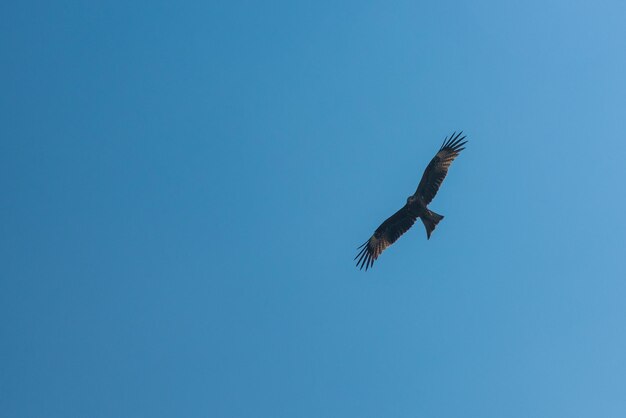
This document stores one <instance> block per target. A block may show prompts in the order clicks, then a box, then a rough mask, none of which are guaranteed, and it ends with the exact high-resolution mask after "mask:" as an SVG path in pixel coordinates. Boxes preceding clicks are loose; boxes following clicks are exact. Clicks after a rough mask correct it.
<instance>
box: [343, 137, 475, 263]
mask: <svg viewBox="0 0 626 418" xmlns="http://www.w3.org/2000/svg"><path fill="white" fill-rule="evenodd" d="M461 134H462V132H460V133H459V134H457V135H456V136H455V134H452V136H450V138H449V139H448V138H446V139H445V140H444V142H443V145H442V146H441V148H440V149H439V151H438V152H437V154H436V155H435V157H434V158H433V159H432V160H431V161H430V164H428V167H426V170H424V174H423V175H422V179H421V181H420V183H419V185H418V186H417V190H416V191H415V193H414V194H413V195H411V196H409V197H408V198H407V200H406V204H405V205H404V206H403V207H402V208H401V209H400V210H398V211H397V212H396V213H394V214H393V215H391V216H390V217H389V218H387V220H385V221H384V222H383V223H382V224H381V225H380V226H379V227H378V228H377V229H376V231H374V235H372V236H371V237H370V239H369V240H367V241H366V242H365V243H364V244H363V245H361V246H360V247H359V249H360V251H359V253H358V254H357V256H356V257H355V258H354V259H355V260H356V259H357V258H358V261H357V266H360V268H363V267H365V270H367V269H368V268H370V267H371V266H372V265H373V264H374V261H375V260H376V259H377V258H378V256H379V255H380V254H381V253H382V252H383V251H384V250H385V248H387V247H388V246H390V245H391V244H393V243H394V242H395V241H396V240H397V239H398V238H400V236H401V235H402V234H404V233H405V232H406V231H408V230H409V228H411V227H412V226H413V224H414V223H415V221H416V220H417V218H420V219H421V220H422V222H423V223H424V226H425V227H426V235H427V237H428V239H430V235H431V234H432V232H433V230H434V229H435V228H436V227H437V224H438V223H439V221H441V220H442V219H443V216H442V215H439V214H436V213H435V212H433V211H431V210H430V209H428V205H429V204H430V202H431V201H432V200H433V198H434V197H435V195H436V194H437V191H438V190H439V187H440V186H441V183H442V182H443V179H444V178H445V177H446V174H447V173H448V168H449V167H450V164H452V161H453V160H454V159H455V158H456V157H457V156H458V155H459V153H460V152H461V151H463V150H464V149H465V148H464V147H463V145H465V144H466V143H467V141H463V139H465V137H461Z"/></svg>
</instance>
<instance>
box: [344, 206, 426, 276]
mask: <svg viewBox="0 0 626 418" xmlns="http://www.w3.org/2000/svg"><path fill="white" fill-rule="evenodd" d="M416 219H417V218H416V217H414V216H413V215H411V213H410V212H409V210H408V209H407V207H406V205H405V206H404V207H403V208H402V209H400V210H399V211H397V212H396V213H394V214H393V215H391V216H390V217H389V218H388V219H387V220H386V221H385V222H383V223H382V224H381V225H380V226H379V227H378V228H377V229H376V231H375V232H374V235H372V236H371V237H370V239H368V240H367V241H366V242H365V243H363V244H362V245H361V246H360V247H359V248H358V249H360V251H359V253H358V254H357V255H356V257H354V259H355V260H356V259H357V258H358V259H359V260H358V261H357V262H356V265H357V267H360V268H361V269H362V268H363V267H365V270H366V271H367V269H368V268H370V267H371V266H372V265H373V264H374V261H375V260H376V259H377V258H378V256H379V255H380V253H382V252H383V251H384V250H385V248H387V247H389V246H390V245H391V244H393V243H394V242H396V240H397V239H398V238H400V236H401V235H402V234H404V233H405V232H406V231H408V230H409V228H411V227H412V226H413V224H414V223H415V220H416Z"/></svg>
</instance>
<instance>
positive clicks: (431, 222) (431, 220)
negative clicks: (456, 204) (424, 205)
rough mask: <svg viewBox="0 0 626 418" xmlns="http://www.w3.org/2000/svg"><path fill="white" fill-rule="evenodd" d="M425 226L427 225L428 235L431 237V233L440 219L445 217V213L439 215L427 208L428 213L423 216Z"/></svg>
mask: <svg viewBox="0 0 626 418" xmlns="http://www.w3.org/2000/svg"><path fill="white" fill-rule="evenodd" d="M421 219H422V222H424V226H425V227H426V235H427V236H428V239H430V234H432V232H433V231H434V230H435V228H436V227H437V224H438V223H439V221H441V220H442V219H443V215H439V214H437V213H435V212H433V211H432V210H428V209H426V214H425V215H423V216H422V217H421Z"/></svg>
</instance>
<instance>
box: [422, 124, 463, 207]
mask: <svg viewBox="0 0 626 418" xmlns="http://www.w3.org/2000/svg"><path fill="white" fill-rule="evenodd" d="M462 133H463V132H459V133H458V134H457V135H456V136H454V134H452V135H451V136H450V138H446V139H444V141H443V144H442V145H441V148H440V149H439V152H437V154H436V155H435V157H434V158H433V159H432V160H431V161H430V163H429V164H428V167H426V170H424V174H423V175H422V180H420V184H419V185H418V186H417V190H416V191H415V194H416V195H419V196H421V197H422V199H423V200H424V204H426V205H428V204H429V203H430V202H431V201H432V200H433V198H434V197H435V195H436V194H437V192H438V191H439V187H440V186H441V183H442V182H443V179H445V178H446V174H448V167H450V164H452V161H454V159H455V158H456V157H457V156H458V155H459V153H460V152H461V151H463V150H464V149H465V147H464V146H463V145H465V144H466V143H467V141H463V140H464V139H465V137H464V136H463V137H461V134H462Z"/></svg>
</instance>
